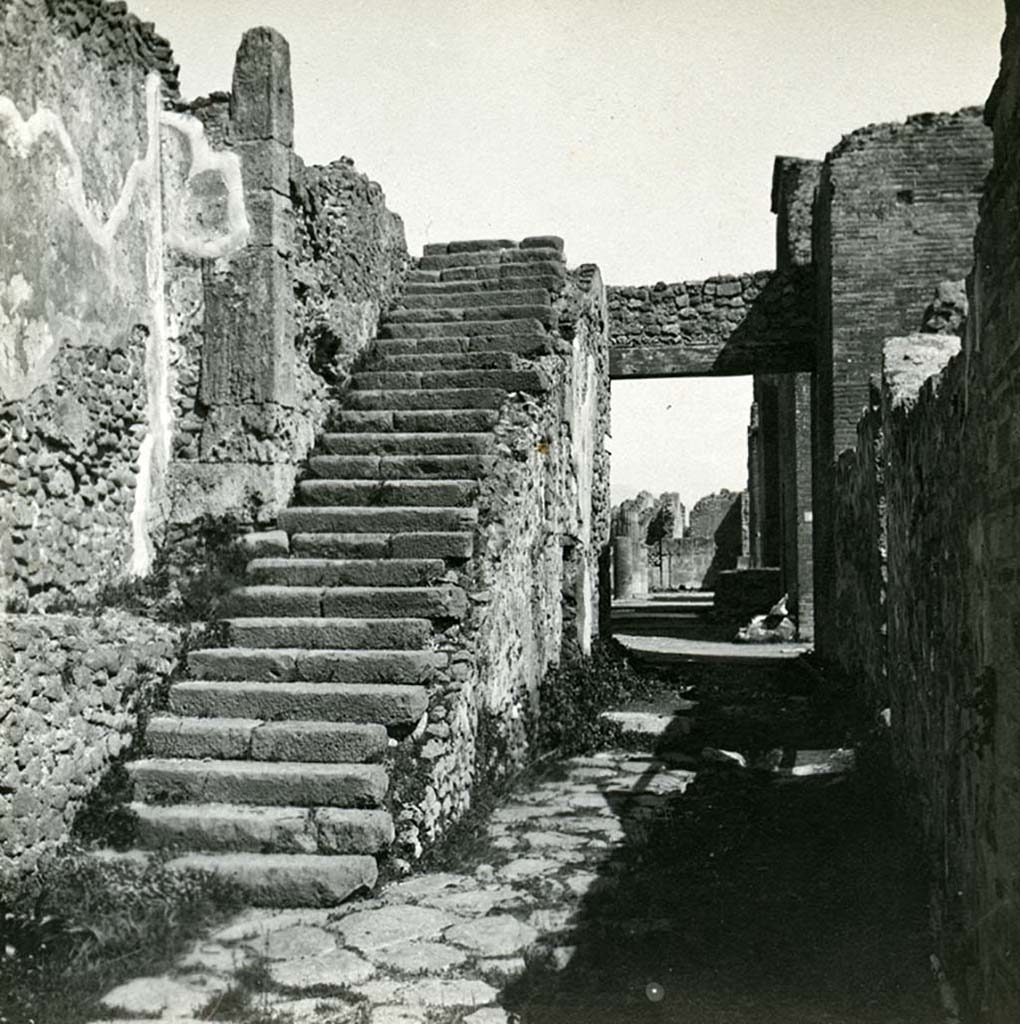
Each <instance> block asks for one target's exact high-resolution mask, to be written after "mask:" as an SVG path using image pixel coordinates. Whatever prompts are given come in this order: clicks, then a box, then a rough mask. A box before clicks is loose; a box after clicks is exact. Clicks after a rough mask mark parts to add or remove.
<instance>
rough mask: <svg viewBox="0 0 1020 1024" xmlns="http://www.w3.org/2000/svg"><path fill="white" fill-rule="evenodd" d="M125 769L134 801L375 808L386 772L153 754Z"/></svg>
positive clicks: (361, 766) (352, 766) (378, 767)
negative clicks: (131, 786)
mask: <svg viewBox="0 0 1020 1024" xmlns="http://www.w3.org/2000/svg"><path fill="white" fill-rule="evenodd" d="M127 771H128V775H129V776H130V778H131V783H132V785H133V787H134V794H135V799H136V800H138V801H140V802H142V803H161V804H168V803H181V802H182V801H189V802H195V801H209V802H211V803H226V804H269V805H277V806H279V805H281V804H289V805H292V806H294V807H317V806H324V807H378V806H379V805H380V804H381V803H382V801H383V799H384V798H385V796H386V790H387V789H388V788H389V775H388V774H387V772H386V769H385V768H384V767H383V766H382V765H380V764H320V763H315V762H292V761H281V762H269V761H193V760H190V759H188V758H183V757H163V758H157V757H153V758H144V759H142V760H139V761H131V762H129V763H128V765H127Z"/></svg>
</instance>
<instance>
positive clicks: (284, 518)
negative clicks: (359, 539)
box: [279, 505, 478, 534]
mask: <svg viewBox="0 0 1020 1024" xmlns="http://www.w3.org/2000/svg"><path fill="white" fill-rule="evenodd" d="M279 522H280V527H281V529H284V530H286V531H287V532H288V533H292V534H293V533H415V532H417V531H419V530H422V531H426V532H437V531H438V532H454V533H459V532H462V531H465V530H472V529H474V526H475V524H476V523H477V522H478V510H477V509H475V508H460V507H451V508H440V507H436V506H430V507H423V506H419V507H417V508H412V507H411V506H403V507H399V508H380V507H377V506H361V507H359V506H355V505H349V506H344V507H336V506H334V507H332V508H325V507H307V508H302V507H293V508H286V509H283V511H281V512H280V515H279Z"/></svg>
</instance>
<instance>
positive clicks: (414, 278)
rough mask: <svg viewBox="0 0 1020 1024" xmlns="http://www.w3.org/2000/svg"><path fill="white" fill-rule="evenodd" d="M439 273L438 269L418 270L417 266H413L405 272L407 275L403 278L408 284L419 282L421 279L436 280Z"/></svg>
mask: <svg viewBox="0 0 1020 1024" xmlns="http://www.w3.org/2000/svg"><path fill="white" fill-rule="evenodd" d="M439 274H440V271H438V270H418V269H417V268H415V269H411V270H409V271H408V272H407V277H405V278H404V280H405V282H407V283H408V284H411V283H416V284H419V283H421V282H423V281H438V280H439Z"/></svg>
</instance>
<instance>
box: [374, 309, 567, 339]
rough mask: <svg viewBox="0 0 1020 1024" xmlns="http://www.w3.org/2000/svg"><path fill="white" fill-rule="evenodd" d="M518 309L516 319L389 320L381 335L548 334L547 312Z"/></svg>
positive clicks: (391, 336)
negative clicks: (538, 312) (527, 311)
mask: <svg viewBox="0 0 1020 1024" xmlns="http://www.w3.org/2000/svg"><path fill="white" fill-rule="evenodd" d="M514 308H515V310H517V312H518V316H517V317H516V318H515V319H510V320H507V319H497V318H495V317H493V318H491V319H488V320H464V319H460V320H447V321H442V320H439V321H435V322H432V323H404V322H400V321H391V320H389V319H387V320H386V321H384V322H383V323H382V324H381V325H380V327H379V337H380V338H447V337H451V336H453V337H463V338H477V337H484V338H489V339H494V338H502V337H507V336H515V335H516V336H520V335H522V334H528V335H534V334H544V333H545V327H546V321H547V316H546V314H545V311H544V310H543V311H542V314H541V315H539V316H534V317H529V316H526V315H524V314H523V313H521V312H520V310H521V309H524V308H526V307H521V306H516V307H514Z"/></svg>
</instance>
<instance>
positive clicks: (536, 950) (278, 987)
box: [104, 751, 694, 1024]
mask: <svg viewBox="0 0 1020 1024" xmlns="http://www.w3.org/2000/svg"><path fill="white" fill-rule="evenodd" d="M556 776H557V777H555V778H546V779H545V780H544V781H540V782H538V783H537V784H536V785H535V786H534V787H533V788H531V789H529V790H527V791H526V792H523V793H521V794H520V795H518V796H517V797H516V798H515V799H513V800H512V801H510V802H509V803H507V804H505V805H504V806H502V807H501V808H499V809H498V810H497V811H496V812H495V813H494V814H493V816H492V820H491V823H490V824H489V826H488V838H489V839H490V840H491V849H492V852H493V855H492V857H491V858H490V861H491V862H490V863H484V864H481V865H479V866H478V867H476V868H475V869H474V870H473V871H472V872H471V873H463V874H457V873H448V872H443V873H433V874H423V875H419V876H414V877H409V878H407V879H406V880H403V881H398V882H395V883H392V884H390V885H388V886H386V887H385V888H384V889H382V890H381V891H379V893H378V894H377V895H376V897H375V898H373V899H370V900H367V901H361V902H353V903H350V904H348V905H345V906H343V907H340V908H337V909H333V910H288V911H272V910H248V911H245V912H243V913H242V914H240V915H239V916H238V917H237V918H236V919H235V920H234V921H232V922H231V923H230V924H229V925H228V926H227V927H225V928H222V929H220V930H219V931H217V932H215V933H213V934H211V935H209V936H208V937H207V938H206V939H205V940H204V941H202V942H200V943H198V944H197V945H195V946H194V947H193V948H192V949H191V950H190V951H189V952H188V953H187V954H186V955H185V956H184V957H182V958H181V959H179V960H178V962H177V964H176V966H175V969H174V970H173V971H172V972H171V973H170V974H168V975H165V976H163V977H161V978H138V979H135V980H134V981H131V982H129V983H128V984H126V985H122V986H120V987H118V988H117V989H115V990H114V991H112V992H110V993H109V994H108V995H107V996H106V998H105V1000H104V1004H105V1005H106V1006H108V1007H109V1008H110V1009H111V1010H118V1011H120V1012H121V1013H135V1014H139V1015H141V1014H146V1015H147V1014H159V1015H160V1019H181V1018H182V1017H183V1018H185V1019H187V1018H189V1017H192V1016H193V1015H194V1014H195V1013H196V1012H198V1011H199V1010H200V1009H201V1008H203V1007H207V1008H209V1011H211V1014H212V1016H211V1018H210V1019H217V1015H216V1011H215V1001H216V997H217V995H220V994H222V993H225V992H226V991H227V990H228V989H229V988H230V986H231V984H232V982H233V979H234V978H235V975H237V973H238V971H239V969H242V968H245V967H246V966H247V967H248V968H249V972H248V973H249V976H250V973H251V972H250V968H251V965H252V964H255V963H261V964H262V965H264V968H265V979H266V981H267V982H268V984H267V985H266V986H265V987H266V989H267V990H268V991H266V992H265V994H264V995H262V996H260V997H259V998H258V1000H257V1003H260V1004H261V1006H262V1008H263V1010H264V1011H266V1012H267V1015H268V1013H269V1012H270V1011H271V1012H275V1013H277V1014H280V1015H282V1014H288V1015H290V1019H291V1020H293V1021H294V1022H295V1024H300V1022H304V1021H310V1022H311V1021H314V1022H319V1024H321V1022H326V1021H329V1022H334V1021H335V1022H347V1021H351V1022H361V1021H366V1022H371V1024H412V1022H418V1021H426V1020H428V1021H431V1020H433V1019H450V1020H460V1019H463V1020H464V1021H466V1022H468V1024H502V1022H504V1021H507V1020H508V1019H509V1018H508V1015H507V1012H506V1011H505V1010H503V1009H502V1008H500V1007H499V1006H498V1005H497V1000H498V997H499V994H500V991H501V989H502V988H503V987H504V986H506V984H507V983H508V982H510V981H513V980H514V979H517V978H519V977H520V976H521V975H523V974H524V972H525V971H526V969H527V968H528V966H529V965H535V964H541V965H550V966H553V967H565V966H566V965H567V964H569V962H570V960H571V957H572V956H573V955H574V953H575V947H574V946H572V945H571V937H570V936H571V926H572V924H573V923H575V922H576V920H577V918H578V915H579V907H580V904H581V901H582V900H583V898H584V897H585V896H586V894H588V893H590V892H591V891H592V890H593V889H598V888H600V887H607V886H611V885H612V884H613V871H614V857H615V856H616V854H617V852H618V851H619V850H620V849H621V847H622V846H623V845H624V844H625V839H626V837H625V830H624V826H623V825H622V824H621V820H620V818H619V816H618V814H619V808H620V804H621V801H622V802H625V803H627V804H628V805H629V810H630V813H631V816H632V817H634V818H635V820H640V819H641V818H642V817H643V816H645V815H647V814H652V813H655V810H656V808H658V807H662V806H664V804H665V803H667V802H668V801H670V800H671V799H675V798H677V797H679V796H680V795H682V794H683V792H684V790H685V789H686V788H687V786H688V785H689V784H690V782H691V780H692V779H693V778H694V773H693V772H692V771H689V770H684V769H677V768H670V767H668V766H667V765H665V764H664V763H662V762H659V761H655V760H649V759H648V758H647V757H642V756H640V755H632V754H627V753H626V752H622V751H621V752H610V753H599V754H596V755H594V756H591V757H578V758H573V759H571V760H569V761H566V762H564V763H563V764H562V765H561V766H560V767H559V770H557V772H556ZM633 924H634V926H635V927H639V926H641V925H642V922H640V921H635V922H633ZM242 976H243V974H242ZM338 993H339V994H338ZM226 1006H227V1001H226V999H224V1008H226ZM437 1010H438V1011H440V1016H439V1017H438V1018H437V1016H436V1011H437ZM443 1014H447V1015H448V1017H444V1016H443Z"/></svg>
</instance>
